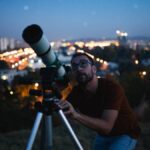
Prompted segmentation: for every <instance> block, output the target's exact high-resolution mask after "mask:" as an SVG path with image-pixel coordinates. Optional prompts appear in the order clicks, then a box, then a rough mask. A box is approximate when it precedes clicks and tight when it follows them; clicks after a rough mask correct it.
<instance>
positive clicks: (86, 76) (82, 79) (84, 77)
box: [76, 72, 94, 86]
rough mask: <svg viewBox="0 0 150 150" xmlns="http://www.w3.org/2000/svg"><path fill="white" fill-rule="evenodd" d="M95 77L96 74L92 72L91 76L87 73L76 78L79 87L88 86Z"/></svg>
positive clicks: (79, 74)
mask: <svg viewBox="0 0 150 150" xmlns="http://www.w3.org/2000/svg"><path fill="white" fill-rule="evenodd" d="M93 77H94V74H93V73H92V72H91V73H90V74H86V73H78V74H77V76H76V80H77V82H78V84H79V85H81V86H86V85H87V84H88V83H89V82H90V81H91V80H92V79H93Z"/></svg>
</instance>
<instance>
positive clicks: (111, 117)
mask: <svg viewBox="0 0 150 150" xmlns="http://www.w3.org/2000/svg"><path fill="white" fill-rule="evenodd" d="M59 106H60V108H62V109H63V110H65V111H64V113H65V114H66V115H68V116H70V117H71V118H73V119H75V120H77V121H78V122H80V123H82V124H83V125H85V126H87V127H89V128H91V129H94V130H95V131H97V132H100V133H103V134H109V132H110V131H111V130H112V128H113V126H114V123H115V121H116V119H117V117H118V111H117V110H111V109H107V110H104V111H103V113H102V116H101V118H93V117H89V116H87V115H84V114H82V113H79V112H77V111H75V109H74V108H73V106H72V105H71V104H70V103H69V102H68V101H61V102H59Z"/></svg>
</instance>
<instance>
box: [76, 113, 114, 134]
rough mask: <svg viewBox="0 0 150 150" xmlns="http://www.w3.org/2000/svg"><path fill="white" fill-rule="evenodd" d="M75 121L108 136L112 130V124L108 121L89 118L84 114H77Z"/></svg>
mask: <svg viewBox="0 0 150 150" xmlns="http://www.w3.org/2000/svg"><path fill="white" fill-rule="evenodd" d="M74 119H75V120H77V121H78V122H80V123H81V124H83V125H85V126H87V127H89V128H91V129H94V130H95V131H97V132H100V133H102V134H108V133H109V132H110V131H111V129H112V126H111V124H110V123H109V122H108V121H107V120H104V119H99V118H93V117H89V116H86V115H84V114H82V113H77V114H76V116H75V117H74Z"/></svg>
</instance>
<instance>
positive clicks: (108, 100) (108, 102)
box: [104, 81, 125, 110]
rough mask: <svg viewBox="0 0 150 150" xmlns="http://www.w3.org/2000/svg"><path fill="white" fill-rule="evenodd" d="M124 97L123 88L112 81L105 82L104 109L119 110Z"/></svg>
mask: <svg viewBox="0 0 150 150" xmlns="http://www.w3.org/2000/svg"><path fill="white" fill-rule="evenodd" d="M124 97H125V94H124V91H123V88H122V87H121V86H120V85H119V83H116V82H114V81H107V82H106V86H105V98H104V109H114V110H120V107H121V104H122V101H123V99H124Z"/></svg>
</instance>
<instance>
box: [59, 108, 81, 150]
mask: <svg viewBox="0 0 150 150" xmlns="http://www.w3.org/2000/svg"><path fill="white" fill-rule="evenodd" d="M58 114H59V115H60V117H61V119H62V121H63V123H64V124H65V126H66V128H67V129H68V131H69V133H70V135H71V138H72V140H73V142H74V144H75V145H76V147H77V149H78V150H83V147H82V145H81V144H80V142H79V140H78V138H77V137H76V135H75V133H74V131H73V129H72V128H71V126H70V124H69V122H68V120H67V118H66V116H65V115H64V113H63V111H62V110H61V109H60V110H58Z"/></svg>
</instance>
